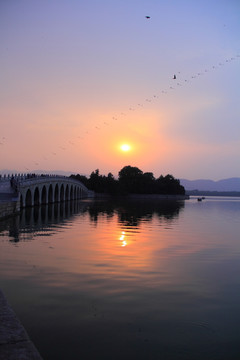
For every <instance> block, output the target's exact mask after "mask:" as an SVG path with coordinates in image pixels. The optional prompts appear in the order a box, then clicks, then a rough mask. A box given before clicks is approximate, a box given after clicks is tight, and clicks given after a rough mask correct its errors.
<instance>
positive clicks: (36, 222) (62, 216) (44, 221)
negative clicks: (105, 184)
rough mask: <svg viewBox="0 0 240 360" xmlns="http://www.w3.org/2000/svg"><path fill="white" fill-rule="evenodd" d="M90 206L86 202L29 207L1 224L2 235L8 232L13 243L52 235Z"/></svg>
mask: <svg viewBox="0 0 240 360" xmlns="http://www.w3.org/2000/svg"><path fill="white" fill-rule="evenodd" d="M88 206H89V202H88V201H87V200H85V201H67V202H64V203H55V204H49V205H41V206H34V207H27V208H24V209H22V211H21V213H20V214H17V215H16V216H13V217H10V218H8V219H6V220H5V221H4V222H1V223H0V233H1V232H4V231H6V230H8V231H9V237H11V238H12V241H13V242H18V241H29V240H32V239H33V237H34V236H35V235H34V234H36V233H39V232H43V233H45V234H48V235H51V233H52V232H54V231H55V227H56V226H63V225H64V224H65V223H67V222H68V220H70V219H71V218H73V217H74V215H76V214H79V213H81V212H84V213H85V212H86V211H87V208H88Z"/></svg>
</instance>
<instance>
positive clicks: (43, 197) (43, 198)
mask: <svg viewBox="0 0 240 360" xmlns="http://www.w3.org/2000/svg"><path fill="white" fill-rule="evenodd" d="M46 203H47V190H46V186H45V185H43V187H42V192H41V204H44V205H45V204H46Z"/></svg>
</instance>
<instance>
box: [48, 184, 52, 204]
mask: <svg viewBox="0 0 240 360" xmlns="http://www.w3.org/2000/svg"><path fill="white" fill-rule="evenodd" d="M47 202H48V204H52V203H53V186H52V184H50V185H49V188H48V199H47Z"/></svg>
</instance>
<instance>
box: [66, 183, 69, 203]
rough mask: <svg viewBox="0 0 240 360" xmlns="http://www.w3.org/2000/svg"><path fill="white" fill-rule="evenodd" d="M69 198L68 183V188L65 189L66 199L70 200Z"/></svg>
mask: <svg viewBox="0 0 240 360" xmlns="http://www.w3.org/2000/svg"><path fill="white" fill-rule="evenodd" d="M68 200H69V187H68V184H67V186H66V189H65V201H68Z"/></svg>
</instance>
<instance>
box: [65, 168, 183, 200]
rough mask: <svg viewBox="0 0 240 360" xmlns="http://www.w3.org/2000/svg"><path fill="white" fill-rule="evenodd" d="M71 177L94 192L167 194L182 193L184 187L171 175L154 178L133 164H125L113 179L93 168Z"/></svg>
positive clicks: (111, 176) (150, 173) (109, 175)
mask: <svg viewBox="0 0 240 360" xmlns="http://www.w3.org/2000/svg"><path fill="white" fill-rule="evenodd" d="M71 177H72V178H74V179H76V180H79V181H81V182H82V183H83V184H84V185H85V186H86V187H87V188H88V189H89V190H93V191H95V192H96V193H106V194H112V195H124V194H169V195H184V194H185V189H184V187H183V186H182V185H180V181H179V180H178V179H175V178H174V177H173V176H172V175H169V174H168V175H166V176H163V175H161V176H160V177H159V178H157V179H155V177H154V176H153V173H152V172H146V173H143V172H142V170H140V169H138V168H137V167H133V166H130V165H128V166H125V167H123V168H122V169H121V170H120V171H119V173H118V179H115V178H114V177H113V175H112V174H111V173H109V174H108V175H107V176H105V175H100V174H99V170H98V169H97V170H95V171H93V172H92V173H91V175H90V176H89V178H88V177H86V176H85V175H79V174H78V175H71Z"/></svg>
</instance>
